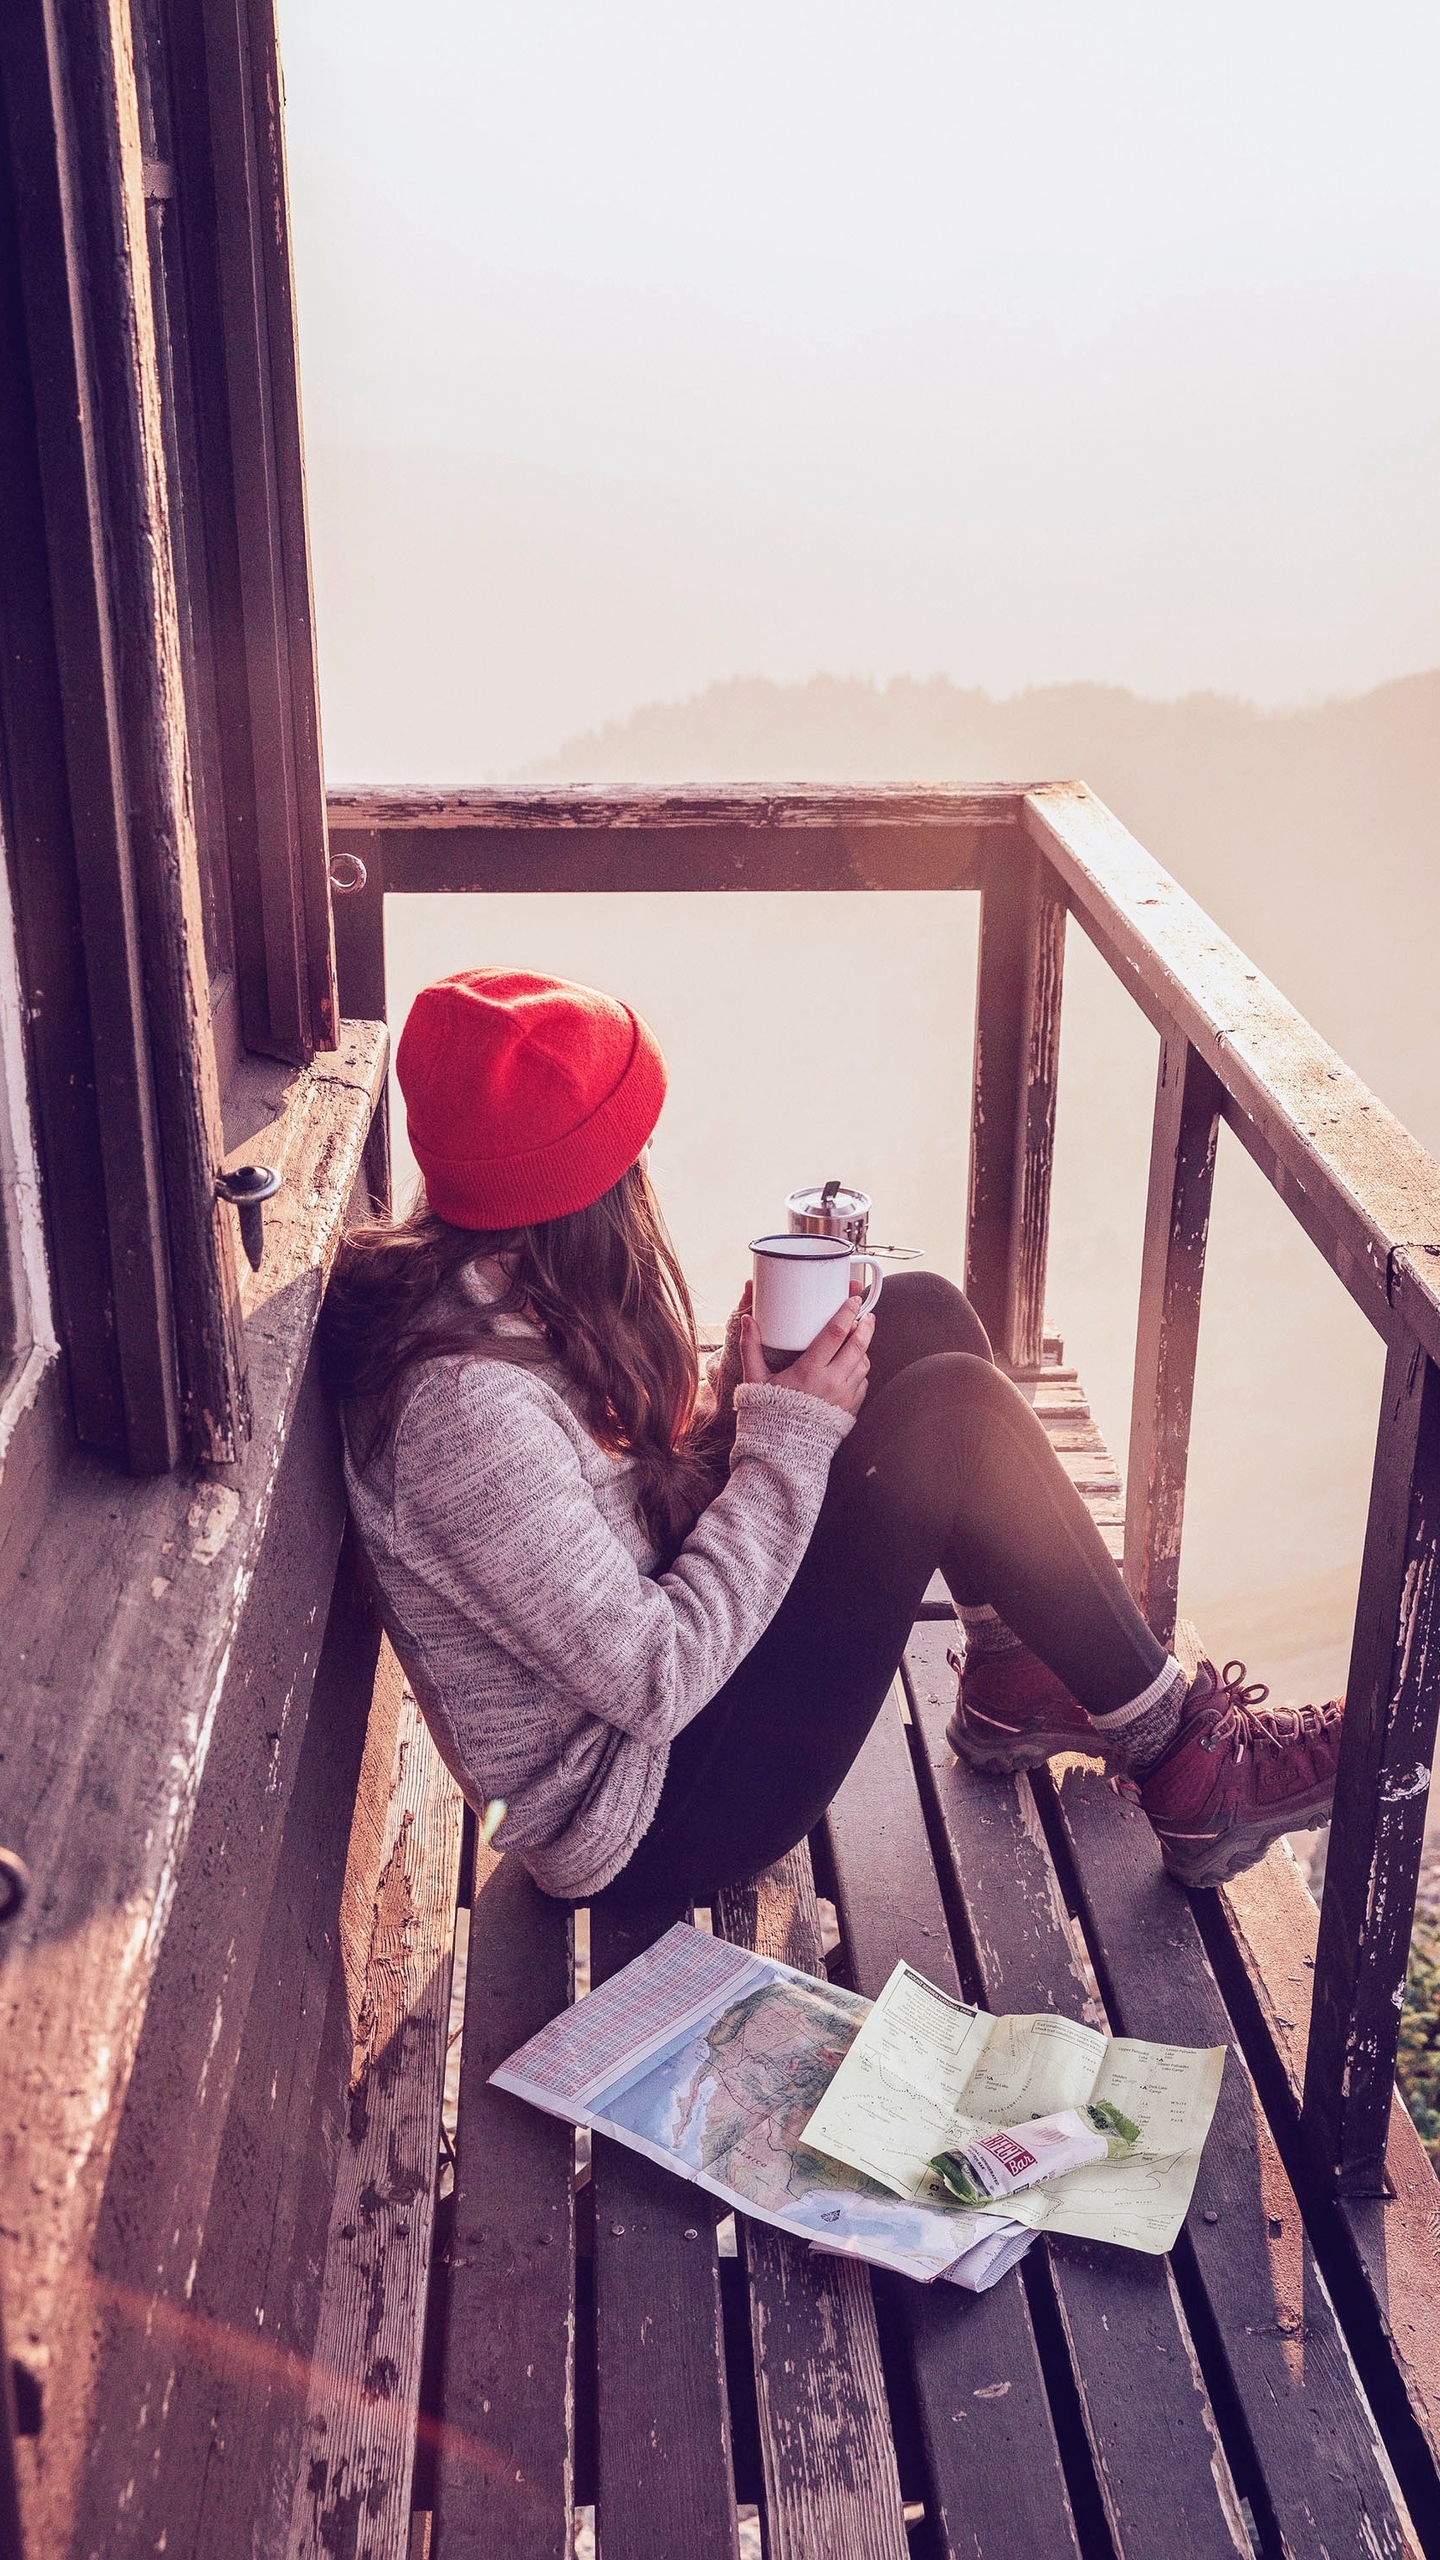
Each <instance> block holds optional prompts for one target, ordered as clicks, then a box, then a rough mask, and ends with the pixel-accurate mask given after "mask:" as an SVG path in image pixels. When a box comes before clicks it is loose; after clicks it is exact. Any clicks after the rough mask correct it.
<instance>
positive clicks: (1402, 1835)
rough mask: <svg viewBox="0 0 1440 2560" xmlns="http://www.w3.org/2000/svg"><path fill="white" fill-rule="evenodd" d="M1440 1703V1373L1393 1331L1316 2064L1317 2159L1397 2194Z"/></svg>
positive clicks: (1312, 2108)
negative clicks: (1411, 1979)
mask: <svg viewBox="0 0 1440 2560" xmlns="http://www.w3.org/2000/svg"><path fill="white" fill-rule="evenodd" d="M1437 1708H1440V1372H1437V1370H1436V1368H1435V1366H1434V1363H1433V1362H1432V1361H1430V1360H1429V1359H1428V1358H1427V1357H1426V1354H1425V1352H1424V1351H1423V1350H1422V1348H1421V1346H1420V1344H1419V1343H1418V1342H1417V1341H1416V1340H1415V1339H1414V1337H1413V1335H1411V1334H1409V1333H1407V1332H1404V1331H1402V1332H1401V1333H1400V1334H1399V1335H1398V1336H1397V1338H1396V1339H1395V1340H1394V1341H1392V1343H1391V1346H1390V1350H1389V1354H1388V1357H1387V1359H1386V1364H1385V1390H1384V1399H1383V1402H1382V1405H1381V1412H1380V1428H1379V1434H1378V1437H1377V1440H1376V1447H1375V1470H1374V1475H1373V1477H1372V1480H1371V1490H1370V1517H1369V1521H1368V1523H1367V1526H1366V1532H1365V1557H1364V1562H1363V1564H1362V1566H1361V1572H1360V1599H1359V1605H1358V1607H1357V1609H1356V1613H1355V1640H1354V1645H1353V1649H1352V1651H1351V1656H1350V1681H1349V1690H1348V1705H1347V1707H1346V1711H1345V1726H1344V1739H1343V1742H1342V1745H1341V1752H1340V1771H1339V1778H1338V1782H1337V1784H1336V1789H1335V1811H1334V1817H1333V1819H1332V1822H1331V1826H1330V1848H1329V1854H1328V1857H1327V1861H1326V1869H1325V1898H1324V1903H1323V1906H1322V1909H1321V1913H1320V1936H1319V1944H1318V1946H1317V1949H1316V1955H1315V1996H1314V2004H1313V2008H1312V2012H1311V2022H1310V2043H1309V2051H1308V2055H1307V2058H1306V2069H1305V2103H1304V2115H1303V2119H1302V2122H1303V2126H1304V2130H1305V2133H1306V2135H1307V2138H1308V2141H1309V2145H1310V2150H1311V2156H1312V2158H1313V2159H1314V2160H1315V2162H1316V2164H1317V2166H1318V2167H1319V2169H1320V2170H1321V2172H1322V2174H1323V2175H1324V2176H1326V2177H1327V2178H1333V2180H1334V2182H1335V2184H1336V2186H1337V2187H1338V2189H1339V2191H1340V2193H1341V2194H1342V2195H1379V2194H1382V2193H1383V2192H1384V2173H1385V2144H1386V2135H1387V2131H1388V2127H1389V2120H1390V2105H1391V2099H1392V2095H1393V2092H1394V2085H1395V2055H1396V2050H1397V2046H1398V2043H1399V2036H1400V2008H1401V2002H1402V1999H1403V1997H1404V1988H1405V1971H1406V1963H1407V1959H1408V1956H1409V1949H1410V1932H1411V1929H1412V1928H1413V1926H1414V1920H1415V1889H1416V1884H1417V1880H1418V1877H1419V1872H1420V1852H1421V1849H1422V1847H1423V1845H1424V1838H1425V1807H1426V1801H1427V1797H1428V1793H1429V1786H1430V1763H1431V1759H1432V1756H1433V1753H1434V1749H1435V1725H1436V1711H1437Z"/></svg>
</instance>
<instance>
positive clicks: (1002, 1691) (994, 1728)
mask: <svg viewBox="0 0 1440 2560" xmlns="http://www.w3.org/2000/svg"><path fill="white" fill-rule="evenodd" d="M947 1660H948V1661H949V1664H950V1668H951V1670H952V1671H953V1672H955V1673H956V1674H957V1676H958V1679H959V1694H958V1696H957V1697H956V1700H955V1713H954V1714H953V1716H952V1717H951V1718H950V1721H949V1723H948V1724H947V1726H946V1727H945V1739H946V1741H947V1742H948V1743H949V1745H950V1748H951V1750H952V1751H953V1752H954V1753H955V1755H956V1757H957V1758H958V1759H961V1760H964V1761H965V1762H967V1764H968V1765H969V1767H970V1768H972V1769H985V1770H988V1771H989V1772H990V1773H991V1774H992V1775H994V1776H997V1777H998V1776H1004V1777H1008V1776H1011V1775H1013V1773H1014V1772H1015V1770H1017V1769H1038V1768H1039V1766H1040V1763H1041V1761H1042V1760H1048V1759H1049V1758H1050V1757H1051V1754H1052V1753H1053V1752H1056V1751H1089V1752H1098V1751H1099V1750H1100V1749H1101V1747H1102V1746H1101V1741H1100V1736H1099V1735H1098V1734H1097V1732H1096V1730H1095V1727H1094V1726H1093V1724H1092V1723H1091V1721H1090V1719H1089V1717H1088V1716H1087V1714H1086V1713H1085V1710H1084V1708H1083V1707H1082V1706H1081V1705H1080V1704H1079V1702H1078V1700H1077V1699H1075V1698H1072V1697H1071V1695H1070V1692H1069V1690H1068V1689H1067V1688H1066V1686H1065V1683H1064V1682H1063V1680H1057V1678H1056V1676H1055V1674H1054V1672H1053V1671H1051V1670H1049V1669H1047V1667H1046V1665H1045V1664H1044V1663H1043V1662H1042V1661H1041V1659H1040V1656H1039V1655H1038V1653H1032V1652H1031V1651H1030V1648H1029V1646H1028V1645H1023V1644H1017V1645H1012V1646H1011V1647H1010V1649H1009V1650H1008V1652H1005V1653H979V1654H972V1655H970V1656H968V1657H967V1658H966V1659H965V1660H963V1661H962V1659H961V1657H960V1655H959V1654H958V1653H952V1654H949V1655H948V1656H947Z"/></svg>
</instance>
